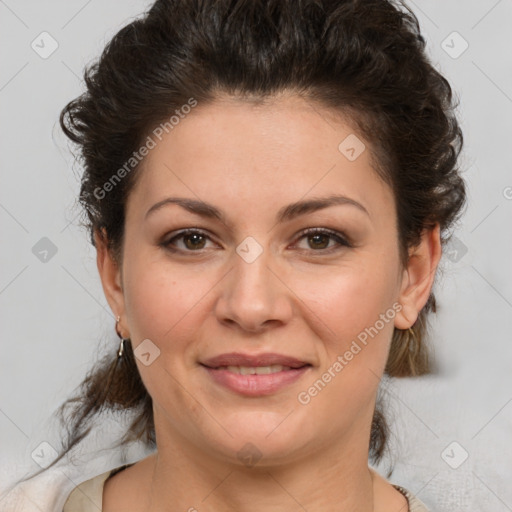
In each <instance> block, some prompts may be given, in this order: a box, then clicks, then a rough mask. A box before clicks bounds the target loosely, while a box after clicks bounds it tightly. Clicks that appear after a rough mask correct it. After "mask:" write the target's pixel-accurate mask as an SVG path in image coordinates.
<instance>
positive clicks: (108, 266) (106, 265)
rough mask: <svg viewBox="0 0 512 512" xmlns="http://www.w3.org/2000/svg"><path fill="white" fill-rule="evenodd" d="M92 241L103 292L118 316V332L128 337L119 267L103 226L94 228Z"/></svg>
mask: <svg viewBox="0 0 512 512" xmlns="http://www.w3.org/2000/svg"><path fill="white" fill-rule="evenodd" d="M94 243H95V245H96V264H97V265H98V272H99V274H100V278H101V284H102V286H103V293H104V294H105V297H106V299H107V301H108V303H109V305H110V309H111V310H112V311H113V313H114V315H115V316H116V317H117V316H119V317H120V320H119V324H118V329H119V332H120V333H121V335H122V336H123V338H128V337H129V335H128V330H127V329H126V315H125V301H124V292H123V286H122V278H121V269H120V268H119V266H118V263H117V262H116V260H115V258H114V257H113V254H112V251H111V250H109V248H108V239H107V233H106V231H105V228H101V230H97V229H96V230H94ZM125 334H126V336H125Z"/></svg>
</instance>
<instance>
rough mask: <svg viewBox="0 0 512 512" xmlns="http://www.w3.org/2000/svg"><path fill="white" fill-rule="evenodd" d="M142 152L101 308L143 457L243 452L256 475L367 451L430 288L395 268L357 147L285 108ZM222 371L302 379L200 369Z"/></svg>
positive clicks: (205, 109) (185, 130)
mask: <svg viewBox="0 0 512 512" xmlns="http://www.w3.org/2000/svg"><path fill="white" fill-rule="evenodd" d="M347 137H349V138H348V139H347ZM156 141H157V145H156V147H154V148H153V149H151V150H150V152H149V154H148V156H147V157H146V158H145V160H144V165H143V168H142V169H141V174H140V175H139V179H138V181H137V183H136V185H135V187H134V189H133V190H132V192H131V193H130V196H129V199H128V203H127V208H126V224H125V239H124V246H123V262H122V272H121V274H120V275H118V278H117V283H118V284H119V288H115V285H109V284H108V283H107V284H106V293H107V296H108V297H109V300H110V303H111V306H112V308H113V310H114V312H115V313H116V314H120V315H121V317H122V320H121V324H120V325H121V332H122V333H123V334H124V335H125V336H129V337H130V338H131V340H132V344H133V347H134V349H135V353H136V355H137V356H138V357H137V359H136V361H137V366H138V369H139V371H140V374H141V376H142V379H143V382H144V384H145V386H146V388H147V390H148V392H149V393H150V395H151V397H152V399H153V404H154V412H155V424H156V429H157V441H158V442H159V443H161V444H163V442H164V440H169V441H170V440H172V441H177V440H178V441H180V442H181V446H183V445H184V444H189V445H190V446H194V447H196V448H199V449H200V450H201V451H202V452H203V453H204V454H210V455H212V456H215V457H217V458H220V459H222V460H230V461H234V462H236V461H237V460H240V461H241V458H240V454H247V452H248V451H249V452H250V455H252V456H253V458H254V457H257V458H259V457H260V456H261V455H262V456H263V457H264V459H262V461H261V462H260V464H261V463H263V462H264V461H266V462H268V463H269V464H272V463H277V461H279V463H283V462H286V461H288V462H290V461H292V460H294V459H297V458H299V457H301V456H304V455H307V454H313V453H316V452H318V451H319V450H321V449H325V450H327V449H333V447H334V446H335V445H338V444H345V445H347V446H351V447H352V448H351V449H352V450H354V451H357V450H359V449H360V448H362V449H363V450H366V451H367V450H368V444H367V443H368V435H369V428H370V424H371V417H372V413H373V407H374V403H375V395H376V391H377V387H378V384H379V378H380V377H381V375H382V372H383V369H384V365H385V363H386V359H387V354H388V349H389V345H390V340H391V336H392V333H393V328H394V326H395V325H396V326H398V327H400V328H407V327H408V326H409V325H411V324H412V323H413V322H414V320H415V316H414V315H413V311H414V313H417V311H418V310H419V309H421V307H422V305H423V304H424V302H425V301H426V299H427V297H428V289H429V288H430V281H429V280H428V279H427V281H426V283H425V279H424V278H423V279H420V277H421V276H420V274H419V273H417V275H416V274H414V273H409V274H408V272H407V269H403V268H401V266H400V263H399V247H398V233H397V226H396V212H395V207H394V200H393V194H392V191H391V189H390V188H389V187H388V186H387V185H386V184H384V183H383V182H382V181H381V180H380V179H379V178H378V176H377V175H376V173H375V172H374V170H373V169H372V167H371V165H370V154H369V151H370V146H369V144H370V142H369V141H364V144H365V145H366V149H364V147H363V146H362V145H361V143H362V142H363V141H362V140H361V139H360V138H359V140H358V139H356V138H355V134H354V130H353V129H352V127H351V126H349V125H347V124H343V123H342V122H341V121H339V120H335V119H334V118H333V117H332V116H330V115H329V112H328V111H327V110H325V109H324V108H322V107H320V106H318V105H314V108H313V105H312V104H310V103H307V102H305V101H304V100H301V99H300V98H298V97H293V96H290V97H282V98H280V99H278V100H276V101H275V102H273V103H269V104H267V105H260V106H255V105H251V104H249V103H244V102H239V101H235V100H230V99H225V100H223V101H220V100H219V101H217V102H216V103H213V104H210V105H199V106H198V107H196V108H195V109H193V111H192V112H191V113H190V114H189V115H188V116H187V117H186V118H185V119H182V120H181V121H180V123H179V124H178V125H177V126H175V127H174V128H173V129H172V131H169V133H167V134H164V136H163V137H162V140H161V141H158V140H157V139H156ZM343 141H345V142H343ZM340 143H342V144H341V146H340ZM351 148H352V149H353V150H352V149H351ZM334 196H336V197H339V198H342V199H339V200H338V201H337V202H333V203H332V204H331V205H330V206H328V207H319V204H320V203H319V204H317V205H316V206H315V203H314V202H313V203H310V202H311V201H320V202H322V201H324V200H325V199H327V198H329V197H334ZM168 198H179V199H183V200H188V201H190V202H191V203H193V204H195V205H196V207H195V212H193V211H191V209H189V208H186V207H184V206H180V205H178V204H177V203H173V202H167V203H162V201H165V200H166V199H168ZM343 198H345V199H343ZM302 204H304V205H305V206H301V205H302ZM155 205H160V206H159V207H157V206H155ZM198 205H202V206H200V207H198ZM201 211H203V212H204V213H203V214H202V213H201ZM212 211H215V212H216V213H218V217H220V218H218V217H217V216H216V215H211V214H209V213H208V212H210V213H211V212H212ZM206 213H208V214H206ZM311 228H314V229H318V231H319V232H318V233H316V234H315V233H309V234H304V231H305V230H307V229H311ZM185 229H190V230H193V232H192V233H189V234H185V235H183V234H182V231H183V230H185ZM180 233H181V234H180ZM426 252H428V250H427V251H426ZM103 268H105V267H103ZM412 270H413V271H415V270H414V269H412ZM430 270H431V269H430ZM431 274H433V272H430V275H431ZM415 275H416V277H414V276H415ZM426 275H427V273H425V276H426ZM103 278H104V285H105V283H106V281H105V277H104V276H103ZM429 279H430V277H429ZM420 281H422V283H423V284H421V283H420V284H418V283H419V282H420ZM413 285H414V286H413ZM420 292H421V293H420ZM400 302H402V304H404V305H406V308H405V309H403V305H402V304H401V303H400ZM407 311H408V312H411V314H410V315H409V319H407V318H406V316H405V315H404V313H405V312H407ZM143 340H146V341H143ZM148 340H149V341H148ZM142 342H143V343H144V344H142V345H141V343H142ZM230 353H238V354H241V355H246V356H255V355H256V356H258V355H261V354H264V353H273V354H278V356H277V359H273V360H263V361H259V362H258V361H256V360H253V361H252V362H251V361H248V362H246V364H242V366H258V365H259V364H260V363H266V364H267V365H268V364H270V363H274V364H279V361H281V356H282V357H287V358H294V359H296V360H297V361H298V362H299V363H298V365H299V366H301V365H306V366H305V367H303V368H302V369H293V370H291V369H286V368H284V369H282V370H280V369H279V368H278V367H274V368H271V371H276V370H280V371H278V372H277V373H275V374H272V375H269V374H263V375H258V374H256V375H243V374H237V373H236V372H237V369H235V368H231V369H222V368H220V369H219V367H221V366H227V365H230V364H231V365H232V366H237V365H236V362H237V360H224V361H217V362H215V361H214V362H213V363H212V362H208V360H210V359H211V358H214V357H217V356H220V355H223V354H230ZM242 362H243V361H242ZM281 362H282V363H283V366H287V364H286V363H287V362H289V361H284V360H283V361H281ZM233 363H235V364H233ZM205 364H209V365H210V366H211V368H210V369H207V367H206V366H205ZM242 371H243V372H245V370H242ZM258 371H259V372H262V373H264V372H268V371H269V370H268V368H267V369H260V370H258ZM329 377H330V378H329ZM315 383H316V384H315ZM247 443H250V445H247V446H245V445H246V444H247ZM244 446H245V448H244ZM240 463H241V462H240Z"/></svg>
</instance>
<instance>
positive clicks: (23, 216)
mask: <svg viewBox="0 0 512 512" xmlns="http://www.w3.org/2000/svg"><path fill="white" fill-rule="evenodd" d="M148 5H149V2H148V1H145V0H130V1H126V0H124V1H122V2H121V1H113V0H110V1H105V0H103V1H99V0H89V1H88V2H87V1H84V0H72V1H70V0H66V1H64V0H51V1H46V2H40V1H35V0H32V1H28V0H17V1H15V0H5V1H3V0H0V47H1V48H2V53H1V56H0V59H1V66H0V104H1V110H0V112H1V120H0V158H1V187H0V225H1V235H2V251H0V269H1V272H0V311H1V318H2V322H1V333H0V340H1V348H2V350H1V357H0V365H1V373H0V442H1V446H2V450H1V463H0V470H1V479H2V481H3V482H4V483H5V482H7V481H10V480H11V479H12V478H13V477H16V476H20V475H21V474H22V473H23V471H24V470H26V469H30V470H31V469H37V468H38V466H37V465H36V463H35V462H34V461H33V460H32V458H31V452H32V451H33V450H34V449H36V447H38V445H39V444H40V443H41V442H43V441H46V442H49V443H50V444H52V443H54V442H55V440H56V439H58V432H57V431H56V430H55V425H54V424H53V423H51V422H50V420H49V418H50V414H51V412H52V411H54V410H55V409H56V408H57V407H58V406H59V405H60V404H61V403H62V402H63V401H64V400H65V399H66V398H67V397H68V396H69V394H70V393H71V391H72V390H73V389H74V388H75V386H77V385H78V384H79V383H80V382H81V380H82V378H83V377H84V375H85V372H86V370H87V369H88V368H89V367H90V365H91V363H92V362H93V360H95V359H96V358H97V357H99V355H100V353H101V351H103V350H104V349H105V347H106V346H107V345H108V344H110V346H116V347H117V344H118V339H117V337H116V335H115V333H114V319H113V316H112V313H111V312H110V310H109V308H108V306H107V303H106V301H105V298H104V296H103V292H102V289H101V286H100V281H99V278H98V275H97V270H96V263H95V252H94V250H93V248H92V246H90V245H89V243H88V237H87V234H86V232H85V231H84V230H82V229H81V228H80V227H79V226H78V219H79V217H78V215H79V209H78V207H77V206H76V204H75V200H76V196H77V192H78V187H79V182H78V175H79V173H80V167H79V165H77V164H75V163H74V161H73V157H72V155H71V154H70V152H69V148H68V144H67V141H66V139H65V137H64V136H63V134H62V133H61V132H60V129H59V127H58V122H57V120H58V115H59V112H60V110H61V109H62V108H63V107H64V105H65V103H67V102H68V101H69V100H71V99H72V98H75V97H76V96H77V95H78V94H79V93H80V92H81V91H82V90H83V86H82V80H81V76H82V69H83V67H84V65H85V64H86V63H88V62H90V61H91V60H92V59H93V58H95V57H96V56H97V55H98V54H99V52H100V51H101V49H102V48H103V47H104V45H105V43H106V42H107V41H108V40H109V39H110V38H111V37H112V36H113V35H114V33H115V32H117V31H118V30H119V29H120V28H121V27H122V26H124V25H125V24H126V23H127V22H129V21H130V20H131V19H133V18H134V17H136V16H137V15H139V14H140V13H141V12H142V11H143V10H144V9H145V8H146V7H147V6H148ZM409 5H410V6H411V7H412V8H413V10H414V11H415V13H416V14H417V16H418V18H419V20H420V23H421V26H422V30H423V32H424V34H425V37H426V38H427V42H428V48H429V55H431V57H432V59H433V62H434V63H435V65H436V66H437V67H438V68H439V69H440V70H441V71H442V72H443V73H444V74H445V76H446V77H447V78H448V80H449V81H450V83H451V84H452V86H453V88H454V90H455V92H456V94H457V95H458V96H459V97H460V100H461V107H460V108H459V115H460V121H461V123H462V128H463V131H464V135H465V149H464V153H463V157H462V159H461V165H462V167H463V168H464V169H465V173H464V176H465V178H466V180H467V182H468V188H469V191H468V192H469V206H468V208H467V210H466V213H465V215H464V217H463V219H462V221H461V223H460V226H459V228H458V230H457V231H456V237H457V239H458V240H459V242H457V245H454V246H453V247H452V248H451V249H450V251H449V254H448V253H445V256H444V257H443V259H444V261H443V264H442V269H441V272H440V275H439V279H438V282H437V284H436V290H437V297H438V301H439V305H440V307H439V312H438V315H437V318H436V319H435V321H434V324H433V331H432V332H433V336H432V343H433V345H434V346H435V351H436V354H437V359H438V364H439V367H440V373H439V374H437V375H434V376H429V377H423V378H417V379H401V380H393V381H391V382H387V381H386V382H385V383H384V384H383V387H384V388H385V389H387V396H388V401H389V402H390V420H392V429H393V432H394V434H393V440H392V447H393V451H394V453H395V455H394V458H393V462H394V463H395V464H396V466H395V467H396V469H395V472H394V474H393V475H392V477H391V478H390V480H391V481H392V482H394V483H398V484H401V485H403V486H404V487H406V488H408V489H409V490H411V491H412V492H413V493H415V494H417V495H418V497H419V498H420V499H421V500H422V501H424V502H425V503H426V504H427V505H428V506H430V507H431V508H432V510H436V511H440V512H441V511H442V512H457V511H465V512H468V511H472V512H477V511H478V512H482V511H489V512H491V511H492V512H502V511H503V512H504V511H508V510H512V486H510V482H511V481H512V403H511V402H512V371H511V368H512V343H511V341H512V340H511V334H510V333H511V331H512V321H511V320H512V270H511V257H510V256H511V253H512V236H511V233H512V229H511V228H512V222H511V221H512V173H511V162H512V157H511V156H510V149H511V146H512V144H511V140H510V139H511V135H512V121H511V119H512V115H511V114H512V64H511V57H510V56H511V54H512V31H511V27H510V25H511V22H512V2H511V1H510V0H500V1H496V0H478V1H476V0H473V1H462V0H458V1H455V0H451V1H443V2H439V1H434V0H421V2H420V1H419V0H416V1H415V2H409ZM43 31H46V32H48V33H50V34H51V36H52V37H53V38H54V39H55V40H56V41H57V42H58V45H59V46H58V48H57V50H56V51H55V52H54V53H53V54H52V55H51V56H49V57H48V58H47V59H43V58H41V57H40V56H39V55H38V54H37V53H36V52H35V51H34V50H33V49H32V48H31V43H32V41H33V40H34V39H36V38H38V36H39V34H41V32H43ZM453 31H457V32H458V33H459V34H460V35H461V36H462V38H464V40H466V41H467V43H468V44H469V47H468V48H467V50H466V51H465V52H464V53H462V54H461V55H460V56H458V57H457V58H453V55H454V52H457V51H458V50H460V49H461V48H462V46H461V44H463V41H462V40H461V39H460V38H458V36H453V35H450V34H452V32H453ZM447 38H448V39H447ZM443 41H445V42H444V43H443ZM449 47H452V48H451V49H450V48H449ZM445 49H446V50H447V51H448V52H451V53H452V56H450V55H449V54H448V53H447V51H445ZM43 237H47V238H49V239H50V240H51V241H52V242H53V244H55V246H56V248H57V253H56V254H55V255H54V256H53V257H51V258H48V261H47V262H42V261H40V259H38V257H36V255H35V254H34V253H33V252H32V248H33V247H34V245H35V244H36V243H37V242H38V241H39V240H40V239H41V238H43ZM466 250H467V252H465V251H466ZM114 425H115V424H114ZM109 429H110V427H109V428H108V429H107V428H105V429H103V431H101V432H100V435H99V439H100V441H99V442H100V445H101V446H108V443H109V440H111V439H113V438H115V437H116V436H117V435H118V432H119V429H118V431H116V430H115V428H114V427H112V428H111V429H110V430H109ZM107 432H108V433H107ZM454 441H456V442H457V443H458V445H455V446H454V445H451V446H449V445H450V444H451V443H452V442H454ZM101 443H103V444H101ZM447 447H448V448H447ZM466 452H467V454H468V458H467V460H465V461H464V462H463V463H462V464H460V462H461V460H462V459H463V457H464V456H465V453H466ZM141 454H142V452H140V451H137V449H135V450H134V451H133V452H132V453H131V454H129V455H128V459H133V460H135V459H137V458H139V457H140V456H141ZM92 456H93V455H91V457H92ZM102 457H103V458H102V459H101V461H100V463H99V464H100V466H102V467H103V468H104V470H106V469H109V467H114V466H116V465H117V464H118V463H119V462H120V461H121V460H124V459H121V458H120V456H119V454H111V453H108V452H106V451H105V452H102ZM447 461H448V462H450V464H451V465H452V466H457V465H458V464H460V465H459V466H458V467H457V468H453V467H451V466H450V465H449V464H448V462H447ZM388 462H389V460H386V461H385V463H384V464H382V465H381V466H379V468H378V469H380V470H381V471H382V472H384V471H385V470H386V467H387V465H388ZM100 466H97V467H93V466H90V470H89V473H88V474H84V473H83V472H82V473H77V475H76V477H75V478H76V479H77V482H78V481H80V480H83V479H85V478H86V477H90V476H92V475H94V474H95V472H96V471H97V469H98V467H100ZM77 482H75V483H77Z"/></svg>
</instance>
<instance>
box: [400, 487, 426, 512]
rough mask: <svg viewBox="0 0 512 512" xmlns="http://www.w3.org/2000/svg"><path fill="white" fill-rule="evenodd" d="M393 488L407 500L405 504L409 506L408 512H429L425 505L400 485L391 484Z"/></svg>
mask: <svg viewBox="0 0 512 512" xmlns="http://www.w3.org/2000/svg"><path fill="white" fill-rule="evenodd" d="M392 485H393V487H394V488H395V489H396V490H397V491H399V492H401V493H402V494H403V495H404V496H405V498H406V499H407V503H408V504H409V512H430V511H429V509H428V508H427V507H426V505H425V504H424V503H423V502H422V501H420V500H419V499H418V498H417V497H416V496H414V494H412V492H410V491H408V490H407V489H405V488H404V487H401V486H400V485H395V484H392Z"/></svg>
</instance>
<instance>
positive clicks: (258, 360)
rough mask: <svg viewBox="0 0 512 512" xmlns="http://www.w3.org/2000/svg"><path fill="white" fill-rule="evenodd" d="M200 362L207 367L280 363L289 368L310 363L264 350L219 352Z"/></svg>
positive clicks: (254, 365)
mask: <svg viewBox="0 0 512 512" xmlns="http://www.w3.org/2000/svg"><path fill="white" fill-rule="evenodd" d="M201 364H203V365H204V366H208V367H209V368H219V367H220V366H249V367H256V366H271V365H277V364H279V365H281V366H288V367H290V368H301V367H302V366H309V365H310V363H307V362H306V361H301V360H300V359H296V358H295V357H291V356H286V355H283V354H275V353H272V352H266V353H263V354H255V355H250V354H242V353H240V352H230V353H229V354H220V355H218V356H215V357H211V358H210V359H206V360H205V361H202V362H201Z"/></svg>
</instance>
